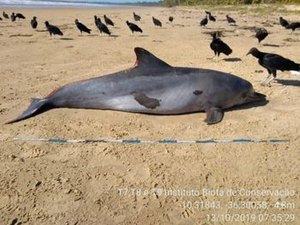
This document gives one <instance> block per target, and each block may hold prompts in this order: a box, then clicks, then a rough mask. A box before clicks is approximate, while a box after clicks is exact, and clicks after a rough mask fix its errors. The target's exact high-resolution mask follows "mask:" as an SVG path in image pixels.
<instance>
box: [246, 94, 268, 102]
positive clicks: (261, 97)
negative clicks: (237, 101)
mask: <svg viewBox="0 0 300 225" xmlns="http://www.w3.org/2000/svg"><path fill="white" fill-rule="evenodd" d="M258 101H267V99H266V95H264V94H261V93H258V92H253V94H251V95H248V96H247V102H258Z"/></svg>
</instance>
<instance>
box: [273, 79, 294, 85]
mask: <svg viewBox="0 0 300 225" xmlns="http://www.w3.org/2000/svg"><path fill="white" fill-rule="evenodd" d="M276 81H277V83H279V84H282V85H286V86H296V87H300V80H282V79H276Z"/></svg>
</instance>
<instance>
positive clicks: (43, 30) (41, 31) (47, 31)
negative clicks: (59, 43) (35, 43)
mask: <svg viewBox="0 0 300 225" xmlns="http://www.w3.org/2000/svg"><path fill="white" fill-rule="evenodd" d="M35 31H36V32H48V31H47V30H35Z"/></svg>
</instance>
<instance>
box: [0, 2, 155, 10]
mask: <svg viewBox="0 0 300 225" xmlns="http://www.w3.org/2000/svg"><path fill="white" fill-rule="evenodd" d="M139 2H149V3H153V2H159V0H0V7H1V6H2V7H74V8H77V7H79V8H80V7H100V8H103V7H114V6H120V5H123V6H124V5H126V3H127V4H133V3H139Z"/></svg>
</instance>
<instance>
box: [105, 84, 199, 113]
mask: <svg viewBox="0 0 300 225" xmlns="http://www.w3.org/2000/svg"><path fill="white" fill-rule="evenodd" d="M142 97H143V98H141V99H137V96H136V95H132V94H130V95H125V96H118V97H114V98H112V99H109V100H107V101H105V106H106V108H107V109H113V110H120V111H126V112H140V113H150V114H181V113H189V112H198V111H203V110H204V107H203V104H200V96H196V95H194V94H193V91H191V90H190V91H181V92H179V91H176V92H175V91H171V90H170V92H166V93H163V94H157V93H149V94H147V95H146V94H143V96H142Z"/></svg>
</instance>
